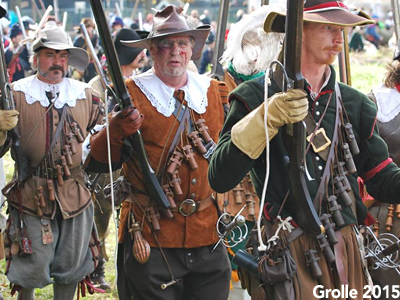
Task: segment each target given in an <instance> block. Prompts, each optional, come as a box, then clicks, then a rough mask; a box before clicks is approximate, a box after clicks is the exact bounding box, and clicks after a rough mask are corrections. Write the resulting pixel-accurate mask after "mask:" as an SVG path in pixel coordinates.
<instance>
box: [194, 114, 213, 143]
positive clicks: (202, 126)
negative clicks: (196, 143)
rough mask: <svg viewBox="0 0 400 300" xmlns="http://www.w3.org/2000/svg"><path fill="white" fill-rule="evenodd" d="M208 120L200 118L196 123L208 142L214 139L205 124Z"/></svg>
mask: <svg viewBox="0 0 400 300" xmlns="http://www.w3.org/2000/svg"><path fill="white" fill-rule="evenodd" d="M205 122H206V120H204V119H198V120H197V121H196V122H194V124H196V126H197V128H198V129H199V133H200V134H201V136H202V137H203V139H204V141H205V142H206V144H208V143H209V142H211V141H212V138H211V137H210V134H209V133H208V126H206V125H205Z"/></svg>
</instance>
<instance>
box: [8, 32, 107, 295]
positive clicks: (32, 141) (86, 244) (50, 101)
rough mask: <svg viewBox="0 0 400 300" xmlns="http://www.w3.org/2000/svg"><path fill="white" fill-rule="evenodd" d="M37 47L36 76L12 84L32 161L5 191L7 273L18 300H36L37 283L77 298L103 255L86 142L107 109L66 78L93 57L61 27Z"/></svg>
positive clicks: (24, 144) (25, 146)
mask: <svg viewBox="0 0 400 300" xmlns="http://www.w3.org/2000/svg"><path fill="white" fill-rule="evenodd" d="M32 51H33V52H34V54H33V57H32V68H33V69H35V70H37V74H36V75H34V76H30V77H27V78H24V79H21V80H19V81H16V82H14V83H13V85H12V88H13V94H14V102H15V107H16V110H17V111H18V112H19V116H20V118H19V122H18V124H17V127H16V128H17V130H18V133H19V135H20V139H19V141H20V145H21V146H20V147H21V148H20V149H21V152H22V155H23V160H22V161H24V162H25V163H23V164H21V165H17V168H16V173H15V175H14V177H13V178H14V179H13V180H12V181H11V182H9V183H8V184H7V186H6V188H5V189H4V190H3V193H4V194H5V196H6V197H7V201H8V205H9V210H8V211H9V218H8V221H7V228H6V232H5V237H6V259H7V264H6V274H7V277H8V279H9V280H10V282H11V283H12V285H13V291H14V292H15V291H19V296H18V299H34V289H35V288H42V287H44V286H46V285H49V284H54V285H53V286H54V299H65V300H72V299H73V297H74V293H75V290H76V287H77V284H78V283H79V282H81V281H83V280H84V278H85V276H87V275H88V274H90V273H91V272H92V271H93V270H94V268H95V266H96V264H97V259H98V252H99V248H98V241H97V234H96V229H95V227H94V222H93V204H92V198H91V194H90V191H89V190H88V189H87V188H86V186H85V175H84V173H83V171H82V169H81V168H80V165H81V160H82V142H83V139H84V137H85V136H86V135H87V134H88V132H89V131H90V130H91V128H92V127H93V126H94V125H95V124H96V123H97V122H99V121H102V118H103V115H104V112H103V109H102V106H101V103H100V101H99V100H98V99H95V98H92V96H91V90H90V88H89V86H88V85H87V84H86V83H83V82H79V81H76V80H72V79H69V78H66V74H67V70H68V65H71V66H73V67H75V68H77V69H79V70H81V71H83V70H84V69H85V67H86V66H87V64H88V63H89V57H88V55H87V53H86V51H85V50H83V49H81V48H76V47H74V46H73V45H72V41H71V38H70V36H69V35H68V34H67V33H66V32H65V31H63V30H62V29H61V27H46V28H44V29H41V30H39V31H38V35H37V36H36V38H35V40H34V42H33V44H32ZM9 144H10V142H9V139H7V140H6V141H5V142H4V146H3V150H4V148H5V149H7V147H8V146H9ZM2 153H4V151H3V152H2ZM20 172H22V173H20Z"/></svg>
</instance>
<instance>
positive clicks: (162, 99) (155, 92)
mask: <svg viewBox="0 0 400 300" xmlns="http://www.w3.org/2000/svg"><path fill="white" fill-rule="evenodd" d="M187 73H188V82H187V84H186V85H185V86H184V87H182V88H181V90H183V91H184V92H185V100H186V101H187V103H188V106H189V107H190V108H191V109H193V110H194V111H195V112H197V113H198V114H203V113H205V112H206V107H207V106H208V100H207V91H208V88H209V87H210V83H211V78H209V77H207V76H205V75H199V74H197V73H194V72H190V71H188V72H187ZM132 79H133V80H134V81H135V83H136V85H137V86H138V87H139V88H140V90H141V91H142V92H143V94H145V95H146V97H147V99H149V101H150V103H151V104H152V105H153V106H154V107H155V108H156V109H157V111H158V112H159V113H161V114H163V115H164V116H166V117H170V116H171V115H172V113H173V112H174V110H175V101H176V100H175V98H174V92H175V89H174V88H172V87H169V86H167V85H166V84H164V83H163V82H162V81H161V79H160V78H158V77H157V76H156V74H154V71H153V69H150V70H148V71H147V72H145V73H143V74H140V75H138V76H133V77H132Z"/></svg>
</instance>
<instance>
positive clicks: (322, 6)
mask: <svg viewBox="0 0 400 300" xmlns="http://www.w3.org/2000/svg"><path fill="white" fill-rule="evenodd" d="M331 9H344V10H347V11H348V10H349V8H348V7H347V6H346V5H345V4H344V3H343V2H339V1H335V2H333V1H332V2H326V3H323V4H319V5H315V6H311V7H307V8H304V12H307V13H314V12H319V11H326V10H331Z"/></svg>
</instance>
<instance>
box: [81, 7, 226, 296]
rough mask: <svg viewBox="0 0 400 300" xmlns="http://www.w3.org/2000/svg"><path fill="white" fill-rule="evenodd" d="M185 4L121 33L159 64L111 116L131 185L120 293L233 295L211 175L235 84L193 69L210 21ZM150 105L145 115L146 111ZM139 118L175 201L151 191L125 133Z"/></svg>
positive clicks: (125, 206) (98, 156) (99, 144)
mask: <svg viewBox="0 0 400 300" xmlns="http://www.w3.org/2000/svg"><path fill="white" fill-rule="evenodd" d="M182 11H183V9H182V8H178V7H175V6H172V5H170V6H167V7H166V8H164V9H163V10H161V11H158V12H157V13H156V14H155V17H154V24H153V30H152V32H151V33H150V34H149V36H148V37H147V38H145V39H142V40H135V41H126V40H125V41H121V43H122V44H125V45H127V46H130V47H144V48H147V49H148V50H149V51H150V54H151V56H152V58H153V60H154V67H153V68H152V69H150V70H149V71H147V72H145V73H143V74H140V75H138V76H134V77H131V78H129V79H128V80H126V82H125V83H126V85H127V88H128V91H129V93H130V96H131V99H132V100H133V104H134V105H135V107H136V108H137V109H136V110H133V109H132V108H131V107H130V108H125V109H123V110H122V111H120V112H118V113H117V112H113V113H112V114H111V118H110V128H109V130H110V138H111V141H110V142H111V145H110V146H111V153H110V155H111V160H112V163H113V166H114V167H116V168H118V167H119V166H121V164H122V162H124V161H125V163H124V165H123V169H122V174H123V175H124V176H125V178H126V180H127V183H128V184H127V186H128V187H129V189H130V191H131V192H130V193H129V194H128V195H127V198H126V200H125V201H124V202H123V203H122V208H121V214H120V225H119V242H120V243H121V244H120V245H119V249H118V292H119V296H120V298H121V299H130V298H131V296H133V298H134V299H138V300H139V299H160V300H161V299H217V300H225V299H227V298H228V292H229V279H230V267H229V261H228V258H227V255H226V251H225V249H224V247H223V246H222V245H221V244H220V245H219V247H216V249H215V250H214V251H213V252H212V251H211V250H212V249H213V247H214V245H215V244H216V243H217V241H218V236H217V234H216V230H215V225H216V223H217V219H218V214H217V207H216V204H215V202H214V200H213V197H212V190H211V188H210V186H209V185H208V182H207V168H208V160H207V158H208V157H209V156H210V155H211V154H212V152H213V148H214V145H215V141H216V140H217V139H218V133H219V131H220V130H221V128H222V123H223V119H224V109H223V104H224V103H225V101H226V95H227V88H226V85H225V84H223V83H219V82H217V81H215V80H212V79H210V78H209V77H206V76H202V75H199V74H197V73H193V72H190V71H188V70H187V66H188V64H189V62H190V60H191V59H197V58H199V57H200V55H201V51H202V48H203V46H204V43H205V41H206V39H207V36H208V34H209V31H210V27H209V26H208V25H207V26H202V27H199V28H197V29H192V30H191V29H189V26H188V25H187V23H186V20H185V17H184V16H183V15H182ZM138 110H140V112H141V113H142V114H143V115H141V114H140V113H139V111H138ZM139 128H140V130H141V133H142V136H143V141H144V147H145V149H146V152H147V155H148V158H149V163H150V164H151V167H152V169H153V170H154V171H155V172H156V174H157V177H158V178H159V183H160V185H161V186H162V187H163V189H164V191H165V192H166V196H168V199H169V201H171V209H170V210H169V209H162V208H160V207H158V206H157V203H156V202H155V201H156V199H153V198H151V197H150V196H149V191H148V190H147V188H146V186H145V184H144V181H143V175H142V172H141V170H140V167H139V164H138V160H137V156H136V155H135V154H133V155H132V156H130V155H129V153H132V152H129V151H128V152H126V150H128V149H129V148H127V143H126V142H124V140H125V139H126V138H127V137H129V136H130V135H132V134H134V133H135V132H136V131H137V130H138V129H139ZM106 146H107V140H106V130H105V129H103V130H102V131H100V132H98V133H97V134H95V135H93V137H92V138H91V152H90V153H91V160H90V162H89V165H88V166H89V167H92V168H93V169H94V168H95V167H98V168H99V167H100V166H101V164H102V163H103V164H105V163H107V151H104V149H107V147H106Z"/></svg>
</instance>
